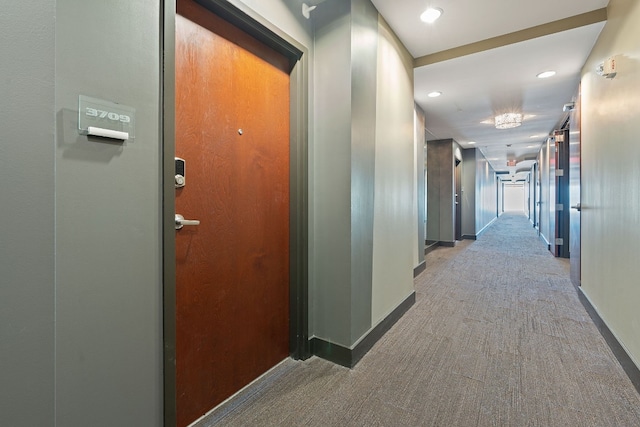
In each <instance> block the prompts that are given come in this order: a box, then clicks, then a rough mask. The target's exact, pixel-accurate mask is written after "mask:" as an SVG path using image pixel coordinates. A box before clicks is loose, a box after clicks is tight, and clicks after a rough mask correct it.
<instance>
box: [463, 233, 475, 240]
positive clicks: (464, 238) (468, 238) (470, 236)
mask: <svg viewBox="0 0 640 427" xmlns="http://www.w3.org/2000/svg"><path fill="white" fill-rule="evenodd" d="M462 240H478V236H476V235H474V234H463V235H462Z"/></svg>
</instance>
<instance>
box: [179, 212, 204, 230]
mask: <svg viewBox="0 0 640 427" xmlns="http://www.w3.org/2000/svg"><path fill="white" fill-rule="evenodd" d="M185 225H200V221H199V220H197V219H184V217H183V216H182V215H180V214H176V230H180V229H181V228H182V227H184V226H185Z"/></svg>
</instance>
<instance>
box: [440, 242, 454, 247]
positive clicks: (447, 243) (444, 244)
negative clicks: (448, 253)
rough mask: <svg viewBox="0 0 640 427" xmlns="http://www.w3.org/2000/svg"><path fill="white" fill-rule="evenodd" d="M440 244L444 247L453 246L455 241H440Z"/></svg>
mask: <svg viewBox="0 0 640 427" xmlns="http://www.w3.org/2000/svg"><path fill="white" fill-rule="evenodd" d="M440 246H444V247H446V248H455V247H456V242H440Z"/></svg>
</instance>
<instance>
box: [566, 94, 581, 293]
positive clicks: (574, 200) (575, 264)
mask: <svg viewBox="0 0 640 427" xmlns="http://www.w3.org/2000/svg"><path fill="white" fill-rule="evenodd" d="M580 123H581V120H580V95H579V94H578V100H577V101H576V103H575V108H574V110H573V111H572V112H571V122H570V127H569V129H570V133H569V202H570V204H571V214H570V217H569V221H570V228H569V252H570V264H571V273H570V274H571V282H572V283H573V284H574V285H575V286H580V209H581V207H580V163H581V160H580V146H581V144H580Z"/></svg>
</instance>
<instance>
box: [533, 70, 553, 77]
mask: <svg viewBox="0 0 640 427" xmlns="http://www.w3.org/2000/svg"><path fill="white" fill-rule="evenodd" d="M555 75H556V72H555V71H553V70H549V71H543V72H542V73H540V74H538V75H537V76H536V77H537V78H539V79H548V78H549V77H553V76H555Z"/></svg>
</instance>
